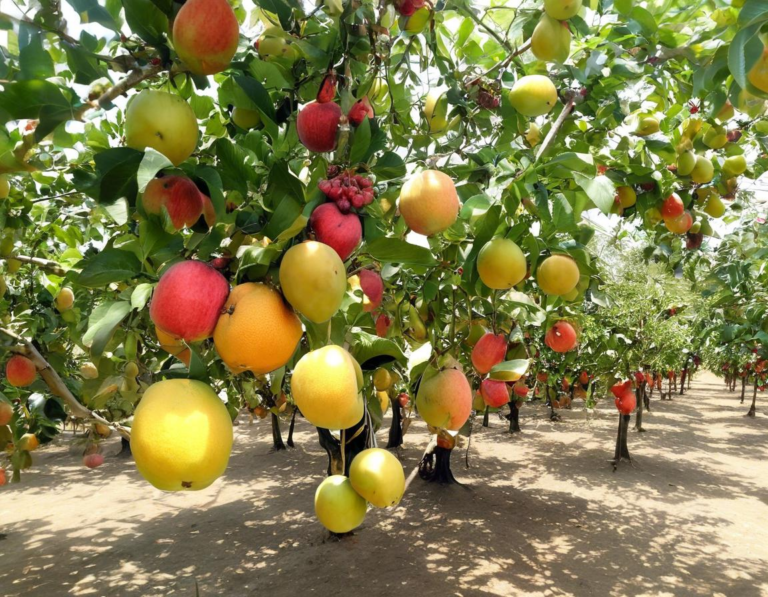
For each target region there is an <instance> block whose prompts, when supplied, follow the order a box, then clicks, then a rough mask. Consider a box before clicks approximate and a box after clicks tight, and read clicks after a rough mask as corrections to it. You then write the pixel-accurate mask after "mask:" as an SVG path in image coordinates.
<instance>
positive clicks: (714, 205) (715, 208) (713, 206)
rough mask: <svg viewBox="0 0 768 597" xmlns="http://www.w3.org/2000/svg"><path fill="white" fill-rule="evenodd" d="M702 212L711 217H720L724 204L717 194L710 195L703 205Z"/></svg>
mask: <svg viewBox="0 0 768 597" xmlns="http://www.w3.org/2000/svg"><path fill="white" fill-rule="evenodd" d="M704 212H705V213H706V214H708V215H710V216H712V217H713V218H722V217H723V215H724V214H725V204H724V203H723V202H722V201H721V200H720V197H718V196H717V195H710V197H709V199H708V200H707V204H706V205H705V206H704Z"/></svg>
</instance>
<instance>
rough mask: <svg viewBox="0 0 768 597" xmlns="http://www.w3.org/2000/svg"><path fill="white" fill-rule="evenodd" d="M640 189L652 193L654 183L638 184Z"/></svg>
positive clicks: (654, 186)
mask: <svg viewBox="0 0 768 597" xmlns="http://www.w3.org/2000/svg"><path fill="white" fill-rule="evenodd" d="M640 188H641V189H642V190H644V191H652V190H653V189H655V188H656V183H655V182H643V183H641V184H640Z"/></svg>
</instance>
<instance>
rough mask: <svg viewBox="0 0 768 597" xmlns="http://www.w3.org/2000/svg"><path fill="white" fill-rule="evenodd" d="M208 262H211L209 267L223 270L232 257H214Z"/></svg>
mask: <svg viewBox="0 0 768 597" xmlns="http://www.w3.org/2000/svg"><path fill="white" fill-rule="evenodd" d="M208 263H210V264H211V267H213V268H215V269H217V270H219V271H220V272H223V271H225V270H226V269H227V268H228V267H229V264H230V263H232V257H230V256H225V257H215V258H213V259H211V260H210V261H209V262H208Z"/></svg>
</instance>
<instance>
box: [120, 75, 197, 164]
mask: <svg viewBox="0 0 768 597" xmlns="http://www.w3.org/2000/svg"><path fill="white" fill-rule="evenodd" d="M197 133H198V129H197V118H195V113H194V112H193V111H192V108H191V107H190V106H189V104H188V103H187V102H186V101H184V99H183V98H182V97H179V96H178V95H174V94H172V93H166V92H165V91H156V90H153V89H145V90H144V91H142V92H141V93H139V94H138V95H136V96H134V98H133V99H132V100H131V101H130V102H129V103H128V109H127V110H126V112H125V144H126V145H127V146H128V147H133V148H134V149H138V150H139V151H144V150H145V149H146V148H147V147H151V148H152V149H155V150H157V151H159V152H160V153H162V154H163V155H164V156H165V157H167V158H168V159H169V160H170V161H171V162H172V163H173V165H174V166H178V165H179V164H181V163H182V162H183V161H184V160H186V159H187V158H188V157H189V156H191V155H192V152H193V151H195V147H197Z"/></svg>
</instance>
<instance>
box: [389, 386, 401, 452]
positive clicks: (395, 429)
mask: <svg viewBox="0 0 768 597" xmlns="http://www.w3.org/2000/svg"><path fill="white" fill-rule="evenodd" d="M391 402H392V422H391V423H390V425H389V438H388V439H387V448H399V447H400V446H402V445H403V411H402V410H401V406H400V400H398V399H397V398H392V400H391Z"/></svg>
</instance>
